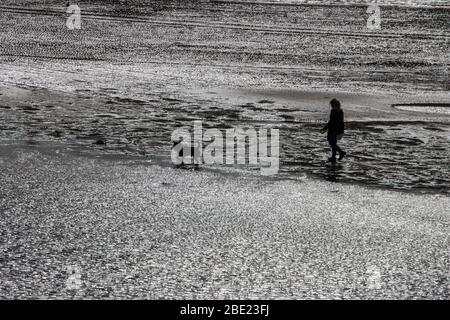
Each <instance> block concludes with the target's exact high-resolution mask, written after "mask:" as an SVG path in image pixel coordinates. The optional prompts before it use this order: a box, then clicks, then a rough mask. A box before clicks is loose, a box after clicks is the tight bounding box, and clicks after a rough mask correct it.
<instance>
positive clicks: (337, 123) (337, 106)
mask: <svg viewBox="0 0 450 320" xmlns="http://www.w3.org/2000/svg"><path fill="white" fill-rule="evenodd" d="M330 106H331V113H330V120H329V121H328V123H327V124H326V126H325V127H323V129H322V130H321V131H322V133H323V132H325V131H327V130H328V134H327V140H328V143H329V144H330V146H331V151H332V154H331V158H328V161H330V162H331V163H335V162H336V152H339V160H342V159H343V158H344V156H345V155H346V152H344V151H343V150H342V149H341V148H339V146H338V145H337V141H338V140H340V139H341V138H342V135H343V134H344V112H343V111H342V109H341V103H340V102H339V100H337V99H333V100H331V101H330Z"/></svg>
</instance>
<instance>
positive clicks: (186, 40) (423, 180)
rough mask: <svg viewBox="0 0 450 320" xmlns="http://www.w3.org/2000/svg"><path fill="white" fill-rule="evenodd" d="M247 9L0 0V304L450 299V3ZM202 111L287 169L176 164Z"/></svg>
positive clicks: (210, 124)
mask: <svg viewBox="0 0 450 320" xmlns="http://www.w3.org/2000/svg"><path fill="white" fill-rule="evenodd" d="M256 2H257V1H249V2H243V1H228V2H227V1H209V2H207V1H159V0H158V1H157V0H154V1H137V0H136V1H120V2H114V1H111V2H107V3H106V2H99V1H95V0H91V1H86V2H85V4H82V5H81V29H79V30H69V29H68V28H67V27H66V20H67V18H68V17H69V14H67V13H66V9H67V8H66V6H65V3H64V4H63V5H62V4H61V3H60V2H59V1H55V0H48V1H45V2H39V1H29V2H27V1H19V2H18V1H12V0H5V1H4V2H2V5H0V43H1V45H0V67H1V72H0V216H1V219H0V235H1V236H0V239H1V240H0V299H439V300H447V299H448V298H449V293H448V289H449V286H448V284H449V282H448V280H449V279H448V272H449V259H448V258H449V255H448V235H449V226H448V217H449V216H448V208H449V207H450V206H449V205H450V198H449V195H450V188H449V186H450V175H449V170H448V169H449V167H450V158H449V154H448V146H449V142H450V112H449V110H450V94H449V81H448V65H449V59H448V40H449V38H450V33H449V30H448V25H447V21H448V17H449V16H450V14H449V12H450V11H449V8H448V5H446V4H445V3H444V2H443V1H439V2H436V3H435V4H423V3H422V2H420V1H413V2H414V5H406V4H405V3H406V1H403V2H402V1H397V2H398V3H400V5H398V4H396V5H386V6H382V9H381V10H382V17H383V20H382V28H381V29H379V30H368V29H367V27H366V20H367V13H366V9H367V8H366V6H365V5H364V4H356V5H355V4H351V5H345V6H344V5H336V4H335V3H334V2H333V1H327V2H326V3H323V4H319V3H309V4H294V3H290V4H286V3H284V2H282V3H261V2H258V3H256ZM393 2H395V1H393ZM419 2H420V3H419ZM24 4H26V6H25V5H24ZM417 4H420V5H417ZM332 98H337V99H339V100H340V101H341V103H342V108H343V110H344V114H345V134H344V138H343V139H342V141H341V142H339V143H340V145H341V146H342V147H343V148H344V149H345V150H346V151H347V153H348V155H347V157H346V158H345V159H344V161H341V162H338V163H337V164H335V165H331V164H330V163H328V161H327V158H328V156H329V155H330V148H329V145H328V142H327V140H326V135H324V134H321V133H320V129H321V128H322V127H323V126H324V125H325V124H326V123H327V121H328V118H329V112H330V107H329V101H330V100H331V99H332ZM194 121H201V122H202V125H203V128H204V129H205V130H207V129H217V130H219V131H220V132H223V131H224V130H227V129H230V128H238V127H239V128H254V129H256V130H260V129H278V130H279V132H280V141H279V147H280V150H279V151H280V152H279V164H280V166H279V171H278V174H276V175H273V176H269V177H262V176H261V175H260V170H259V169H260V168H259V167H258V165H256V166H251V165H247V164H244V165H236V164H234V165H206V164H202V165H200V166H199V167H198V168H195V167H191V166H186V167H184V168H177V167H176V166H175V165H174V164H173V163H172V161H171V159H170V154H171V148H172V146H173V144H172V141H171V134H172V133H173V131H174V130H175V129H178V128H192V127H193V125H194Z"/></svg>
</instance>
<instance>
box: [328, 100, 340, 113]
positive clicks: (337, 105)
mask: <svg viewBox="0 0 450 320" xmlns="http://www.w3.org/2000/svg"><path fill="white" fill-rule="evenodd" d="M330 106H331V107H332V108H333V109H335V110H338V109H340V108H341V103H340V102H339V100H338V99H332V100H331V101H330Z"/></svg>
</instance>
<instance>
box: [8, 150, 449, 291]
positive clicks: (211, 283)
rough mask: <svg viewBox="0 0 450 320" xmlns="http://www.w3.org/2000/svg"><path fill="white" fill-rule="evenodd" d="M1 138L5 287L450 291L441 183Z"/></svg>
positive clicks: (445, 201)
mask: <svg viewBox="0 0 450 320" xmlns="http://www.w3.org/2000/svg"><path fill="white" fill-rule="evenodd" d="M0 150H1V151H0V152H1V153H0V175H1V177H2V179H1V180H0V194H1V197H0V211H1V215H2V219H1V223H0V233H1V237H2V239H3V241H2V242H1V244H0V252H1V257H2V258H1V261H0V279H1V286H0V297H1V298H6V299H9V298H27V299H31V298H39V299H43V298H117V299H121V298H152V299H153V298H165V299H171V298H194V299H200V298H207V299H211V298H260V299H265V298H270V299H279V298H286V299H301V298H305V299H312V298H319V299H325V298H338V299H339V298H357V299H358V298H375V299H377V298H388V299H392V298H398V299H407V298H410V299H411V298H423V299H432V298H433V299H448V298H449V296H448V279H447V277H448V270H449V269H448V268H449V265H448V230H449V229H448V208H449V205H450V200H449V198H448V197H445V196H440V195H413V194H408V193H402V192H394V191H387V190H373V189H366V188H363V187H360V186H352V185H343V184H335V183H331V182H326V181H317V180H310V179H305V180H304V181H302V182H300V181H296V182H293V181H274V180H270V179H261V178H260V177H256V176H254V175H252V174H250V173H242V174H240V175H224V174H220V173H214V172H210V171H207V170H206V171H205V170H200V171H190V170H179V169H174V168H170V167H161V166H158V165H152V164H135V165H130V161H129V159H126V160H121V159H120V158H117V159H115V160H111V159H110V160H108V159H105V158H103V157H102V156H100V157H96V156H95V155H92V156H90V157H86V156H77V155H76V154H74V153H68V152H66V151H65V150H66V149H65V146H64V145H60V144H55V143H47V144H36V143H35V144H28V145H27V144H16V145H10V146H2V148H1V149H0ZM68 267H75V268H79V270H80V275H81V287H80V288H79V289H78V290H75V289H72V290H71V289H69V288H70V287H67V286H66V283H67V279H68V278H69V274H68V273H67V268H68Z"/></svg>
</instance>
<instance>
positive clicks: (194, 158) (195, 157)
mask: <svg viewBox="0 0 450 320" xmlns="http://www.w3.org/2000/svg"><path fill="white" fill-rule="evenodd" d="M179 144H181V145H182V146H183V147H182V148H181V149H180V151H178V156H179V157H181V158H182V161H181V164H179V165H177V166H176V167H177V168H180V167H184V166H185V165H189V164H191V165H192V164H193V165H194V166H195V168H196V169H198V167H199V166H200V164H201V163H203V161H202V157H201V156H200V147H199V146H198V145H197V144H195V143H194V144H193V143H190V144H188V143H186V142H184V141H183V139H180V140H177V141H172V148H175V146H177V145H179ZM187 148H190V149H191V154H190V158H191V161H190V163H185V162H184V150H185V149H187Z"/></svg>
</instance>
